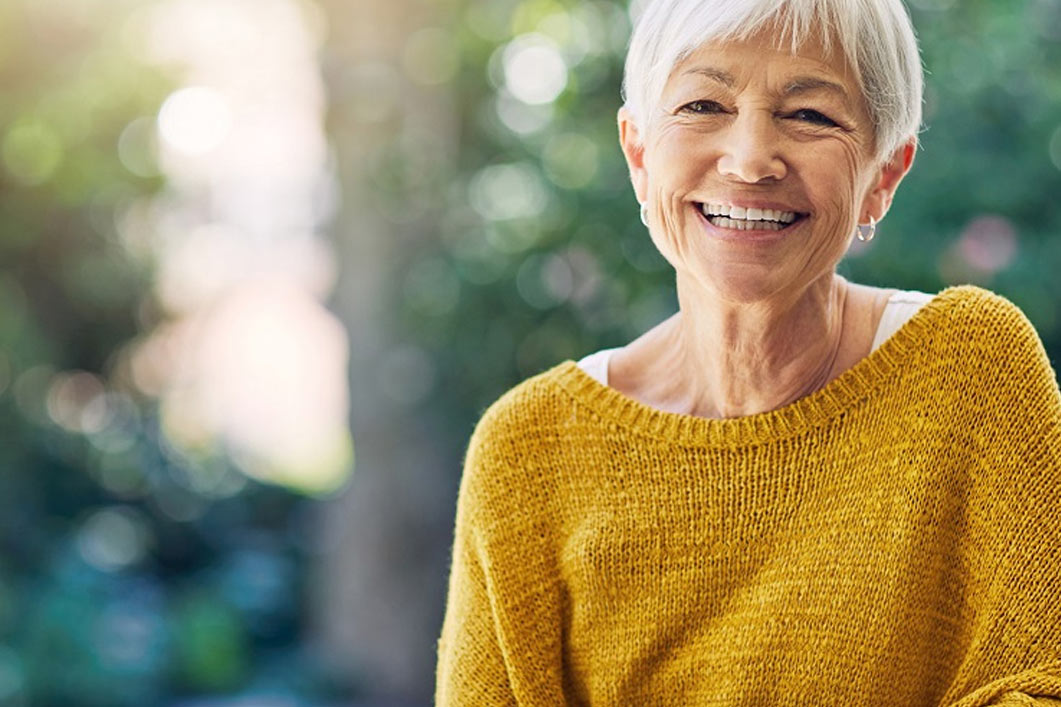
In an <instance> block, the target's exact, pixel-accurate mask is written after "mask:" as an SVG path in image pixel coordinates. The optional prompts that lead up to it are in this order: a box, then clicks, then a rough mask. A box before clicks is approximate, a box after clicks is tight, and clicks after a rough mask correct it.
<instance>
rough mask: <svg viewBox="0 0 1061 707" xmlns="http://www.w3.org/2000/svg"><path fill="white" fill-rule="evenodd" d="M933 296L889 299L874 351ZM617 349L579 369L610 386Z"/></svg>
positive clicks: (912, 293)
mask: <svg viewBox="0 0 1061 707" xmlns="http://www.w3.org/2000/svg"><path fill="white" fill-rule="evenodd" d="M932 297H933V295H930V294H926V293H924V292H918V291H917V290H900V291H899V292H896V293H895V294H894V295H892V296H891V297H889V298H888V304H887V305H885V307H884V313H883V314H882V315H881V318H880V324H879V325H878V326H877V334H876V336H874V337H873V348H872V349H871V350H872V351H876V350H877V348H878V347H879V346H880V345H881V344H883V343H884V342H885V341H887V340H888V338H889V337H890V336H891V335H892V334H894V333H895V332H897V331H899V328H900V327H902V325H903V324H905V323H906V322H907V321H908V320H909V319H910V317H912V316H914V314H916V313H917V310H919V309H921V307H923V306H924V305H925V304H926V303H928V301H929V300H931V299H932ZM616 350H617V349H602V350H600V351H596V352H594V353H591V354H589V355H588V356H584V357H583V358H581V359H579V361H578V367H579V368H581V369H582V370H583V371H584V372H585V373H587V374H589V375H590V376H591V377H592V378H594V379H596V380H597V382H598V383H600V384H601V385H608V361H609V360H611V357H612V354H613V353H614V352H615V351H616Z"/></svg>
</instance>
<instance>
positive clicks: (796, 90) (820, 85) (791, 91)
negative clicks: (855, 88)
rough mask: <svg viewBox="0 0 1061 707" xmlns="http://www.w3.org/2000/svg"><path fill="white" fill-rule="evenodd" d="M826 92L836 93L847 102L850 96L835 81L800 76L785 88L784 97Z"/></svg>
mask: <svg viewBox="0 0 1061 707" xmlns="http://www.w3.org/2000/svg"><path fill="white" fill-rule="evenodd" d="M821 90H825V91H828V92H830V93H835V94H837V95H838V96H840V97H841V98H843V99H845V100H847V99H849V98H850V96H848V95H847V89H845V88H844V87H843V86H841V85H840V84H838V83H836V82H835V81H829V80H828V79H822V78H818V77H817V76H798V77H796V78H794V79H793V80H792V81H790V82H789V83H788V85H787V86H785V90H784V91H782V92H781V93H782V95H785V96H794V95H798V94H800V93H810V92H812V91H821Z"/></svg>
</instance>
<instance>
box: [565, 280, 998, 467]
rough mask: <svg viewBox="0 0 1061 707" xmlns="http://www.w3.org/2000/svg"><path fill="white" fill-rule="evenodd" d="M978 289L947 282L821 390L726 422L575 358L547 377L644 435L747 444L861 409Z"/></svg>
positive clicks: (796, 431) (684, 441)
mask: <svg viewBox="0 0 1061 707" xmlns="http://www.w3.org/2000/svg"><path fill="white" fill-rule="evenodd" d="M978 292H982V290H980V289H979V288H977V287H973V286H969V285H961V286H957V287H950V288H947V289H946V290H944V291H943V292H941V293H939V294H938V295H936V296H935V297H933V298H932V300H930V301H929V302H927V303H926V304H925V305H924V306H923V307H921V309H919V310H918V311H917V313H915V314H914V316H913V317H911V318H910V319H909V320H908V321H907V322H906V323H905V324H903V326H901V327H900V328H899V330H898V331H896V332H895V333H894V334H893V335H892V336H891V337H890V338H888V340H887V341H885V342H884V343H883V344H881V345H880V347H878V348H877V349H876V350H875V351H873V352H871V353H870V354H869V355H868V356H866V357H865V358H863V359H862V360H861V361H859V362H858V363H856V364H855V365H854V366H853V367H851V368H850V369H848V370H846V371H844V372H843V373H842V374H840V375H839V376H837V377H836V378H834V379H833V380H832V381H830V382H829V383H828V384H827V385H826V386H825V387H824V388H822V389H820V390H818V391H815V392H814V393H811V394H810V395H807V396H805V397H803V398H800V399H799V400H796V401H794V402H792V403H789V404H788V405H785V406H784V407H781V408H778V409H776V410H770V411H768V412H763V413H757V414H755V415H748V416H745V417H736V418H729V419H725V420H717V419H708V418H703V417H694V416H692V415H684V414H680V413H673V412H664V411H662V410H658V409H656V408H653V407H649V406H648V405H645V404H644V403H641V402H639V401H637V400H634V399H633V398H630V397H628V396H626V395H624V394H623V393H620V392H619V391H618V390H616V389H615V388H611V387H608V386H606V385H603V384H601V383H600V382H598V381H597V380H596V379H594V378H593V377H592V376H590V375H589V374H587V373H586V372H585V371H583V370H582V369H581V368H579V367H578V365H577V364H576V363H575V362H574V361H565V362H564V363H562V364H560V365H559V366H557V367H556V368H554V369H553V370H552V371H551V372H550V373H551V375H550V376H549V377H550V378H552V379H553V380H554V381H555V382H557V383H558V384H559V385H560V386H562V387H563V388H564V389H565V390H566V391H568V393H570V394H571V395H572V396H574V397H575V399H576V400H578V401H579V402H580V403H582V404H583V405H585V406H586V407H588V408H590V409H592V410H593V411H594V412H595V413H596V414H597V415H599V416H600V417H601V418H603V419H606V420H609V421H611V422H613V423H615V424H617V425H619V426H622V427H626V428H629V429H631V430H632V431H634V432H636V433H638V434H641V435H648V436H651V437H656V438H659V439H662V440H666V441H670V442H675V443H678V444H685V445H693V446H710V447H744V446H749V445H755V444H764V443H767V442H772V441H777V440H779V439H785V438H788V437H792V436H795V435H799V434H801V433H803V432H806V431H808V430H810V429H813V428H816V427H819V426H821V425H824V424H827V423H828V422H830V421H831V420H834V419H836V418H838V417H840V416H842V415H844V414H846V413H849V412H851V411H853V410H854V409H856V408H858V407H859V405H861V403H862V402H864V401H865V400H866V399H867V398H869V397H870V396H871V395H872V394H873V393H874V391H876V390H877V389H878V388H880V386H881V385H883V384H884V383H886V382H887V381H888V380H889V379H891V378H892V377H893V376H894V374H896V373H897V372H898V371H899V370H900V369H901V368H902V367H903V363H904V361H907V360H908V359H910V358H911V356H912V355H913V354H914V353H916V351H917V350H918V349H920V348H923V347H925V346H926V345H927V343H928V342H929V340H930V339H931V336H932V334H933V333H934V332H936V331H938V330H939V329H940V324H941V323H942V322H943V321H944V320H945V313H946V311H947V310H948V309H949V308H951V307H952V306H953V305H954V303H955V302H957V301H959V300H961V299H964V298H969V297H975V296H976V293H978Z"/></svg>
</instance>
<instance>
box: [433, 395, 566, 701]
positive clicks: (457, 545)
mask: <svg viewBox="0 0 1061 707" xmlns="http://www.w3.org/2000/svg"><path fill="white" fill-rule="evenodd" d="M511 396H512V393H511V392H510V394H509V398H507V399H506V398H502V400H500V401H498V403H495V405H494V406H493V408H492V409H491V410H490V411H488V412H487V413H486V415H484V417H483V419H482V420H481V421H480V423H479V426H478V427H477V428H476V431H475V434H473V435H472V439H471V442H470V444H469V448H468V454H467V456H466V459H465V465H464V473H463V476H462V478H461V487H460V492H459V495H458V500H457V519H456V529H455V535H454V544H453V557H452V565H451V569H450V582H449V596H448V599H447V603H446V613H445V618H444V620H443V626H442V634H441V637H440V639H439V643H438V667H437V673H436V687H435V703H436V704H437V705H439V706H440V707H445V706H448V705H473V706H476V707H478V706H479V705H515V704H519V705H528V706H534V705H543V706H544V705H557V704H563V703H564V691H563V687H562V677H561V675H562V672H563V671H562V669H561V665H560V663H561V658H560V656H561V652H562V649H561V625H562V616H561V611H562V601H563V600H562V594H561V590H560V583H559V578H558V576H557V574H556V568H555V564H554V562H553V557H554V556H555V553H554V552H553V551H552V550H551V545H550V542H549V538H550V536H551V532H550V530H549V528H548V524H547V521H546V520H545V519H544V518H543V513H542V501H541V497H540V495H539V491H538V489H539V488H540V487H541V485H542V484H541V479H540V478H535V477H534V474H535V471H534V467H533V465H532V464H530V463H529V462H527V461H526V460H525V459H522V458H521V455H520V454H518V452H517V450H518V449H519V448H520V447H518V446H513V445H512V444H510V443H509V442H510V441H511V440H512V439H513V437H522V436H524V435H526V434H528V421H527V420H525V419H521V418H519V417H516V416H508V417H509V419H507V420H506V419H505V418H506V413H507V412H508V411H509V410H510V409H511V407H512V406H511V404H510V403H511ZM530 434H533V433H532V432H531V433H530Z"/></svg>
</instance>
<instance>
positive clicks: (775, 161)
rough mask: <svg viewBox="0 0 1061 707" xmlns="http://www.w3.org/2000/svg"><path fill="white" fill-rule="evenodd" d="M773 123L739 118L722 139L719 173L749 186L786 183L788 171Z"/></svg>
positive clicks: (759, 117)
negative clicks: (781, 180)
mask: <svg viewBox="0 0 1061 707" xmlns="http://www.w3.org/2000/svg"><path fill="white" fill-rule="evenodd" d="M773 121H774V117H773V116H772V115H762V114H759V113H750V114H738V115H737V116H736V117H735V118H734V119H733V122H731V123H730V125H729V128H728V129H727V130H726V131H724V133H723V134H722V135H721V137H722V140H723V144H722V154H721V156H720V157H719V160H718V171H719V173H720V174H722V175H723V176H725V177H730V178H732V179H736V180H739V181H742V182H747V183H749V184H755V183H758V182H762V181H765V180H771V179H772V180H779V179H784V177H785V175H786V174H787V173H788V168H787V166H786V165H785V161H784V160H783V159H782V157H781V137H780V136H779V135H778V134H777V130H776V128H775V127H774V125H773Z"/></svg>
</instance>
